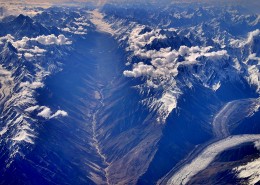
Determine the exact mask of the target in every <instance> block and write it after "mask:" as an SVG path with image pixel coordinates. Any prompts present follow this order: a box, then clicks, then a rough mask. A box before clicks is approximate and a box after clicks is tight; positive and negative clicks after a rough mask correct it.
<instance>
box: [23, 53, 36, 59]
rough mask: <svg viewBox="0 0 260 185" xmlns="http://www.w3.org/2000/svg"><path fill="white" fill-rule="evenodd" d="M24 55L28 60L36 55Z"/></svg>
mask: <svg viewBox="0 0 260 185" xmlns="http://www.w3.org/2000/svg"><path fill="white" fill-rule="evenodd" d="M24 57H25V58H26V59H27V60H30V59H32V58H33V57H34V55H33V54H31V53H24Z"/></svg>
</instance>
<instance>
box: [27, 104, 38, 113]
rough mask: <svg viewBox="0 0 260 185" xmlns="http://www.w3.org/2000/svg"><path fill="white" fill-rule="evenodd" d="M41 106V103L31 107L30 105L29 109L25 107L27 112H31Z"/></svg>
mask: <svg viewBox="0 0 260 185" xmlns="http://www.w3.org/2000/svg"><path fill="white" fill-rule="evenodd" d="M39 108H40V106H39V105H35V106H31V107H28V108H27V109H25V112H29V113H31V112H33V111H35V110H37V109H39Z"/></svg>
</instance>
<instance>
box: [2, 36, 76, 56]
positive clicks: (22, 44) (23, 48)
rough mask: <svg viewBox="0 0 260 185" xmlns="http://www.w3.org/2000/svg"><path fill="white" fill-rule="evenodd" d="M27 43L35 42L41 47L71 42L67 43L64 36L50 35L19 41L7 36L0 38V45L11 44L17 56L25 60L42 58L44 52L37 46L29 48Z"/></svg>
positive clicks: (67, 40) (25, 38)
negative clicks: (41, 45)
mask: <svg viewBox="0 0 260 185" xmlns="http://www.w3.org/2000/svg"><path fill="white" fill-rule="evenodd" d="M29 41H37V42H38V43H40V44H43V45H54V44H56V45H69V44H71V43H72V42H71V41H69V39H68V38H66V37H65V36H64V35H59V36H57V37H56V36H55V35H53V34H51V35H41V36H38V37H36V38H28V37H23V38H22V39H21V40H15V38H14V37H13V36H12V35H10V34H8V35H6V36H4V37H0V44H4V43H6V42H10V43H12V45H13V46H14V47H15V48H16V49H17V51H18V52H19V54H18V55H19V56H22V55H23V56H24V57H25V58H26V59H27V60H31V59H33V58H34V57H39V56H42V55H43V54H44V53H45V52H46V50H45V49H42V48H39V47H38V46H31V45H29V44H28V42H29Z"/></svg>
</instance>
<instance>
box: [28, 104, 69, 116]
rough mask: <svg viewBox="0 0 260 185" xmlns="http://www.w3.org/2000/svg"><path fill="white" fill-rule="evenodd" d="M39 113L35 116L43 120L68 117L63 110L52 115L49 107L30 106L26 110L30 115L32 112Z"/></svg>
mask: <svg viewBox="0 0 260 185" xmlns="http://www.w3.org/2000/svg"><path fill="white" fill-rule="evenodd" d="M35 110H37V111H39V113H38V114H37V116H40V117H43V118H45V119H53V118H54V119H55V118H58V117H66V116H68V113H67V112H66V111H64V110H57V111H56V112H55V113H52V110H51V109H50V108H49V107H46V106H41V107H40V106H38V105H36V106H32V107H29V108H27V109H26V111H27V112H29V113H31V112H33V111H35Z"/></svg>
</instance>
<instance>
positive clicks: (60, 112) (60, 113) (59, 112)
mask: <svg viewBox="0 0 260 185" xmlns="http://www.w3.org/2000/svg"><path fill="white" fill-rule="evenodd" d="M59 116H62V117H65V116H68V113H67V112H65V111H64V110H58V111H57V112H56V113H55V114H53V115H52V116H51V118H57V117H59Z"/></svg>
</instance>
